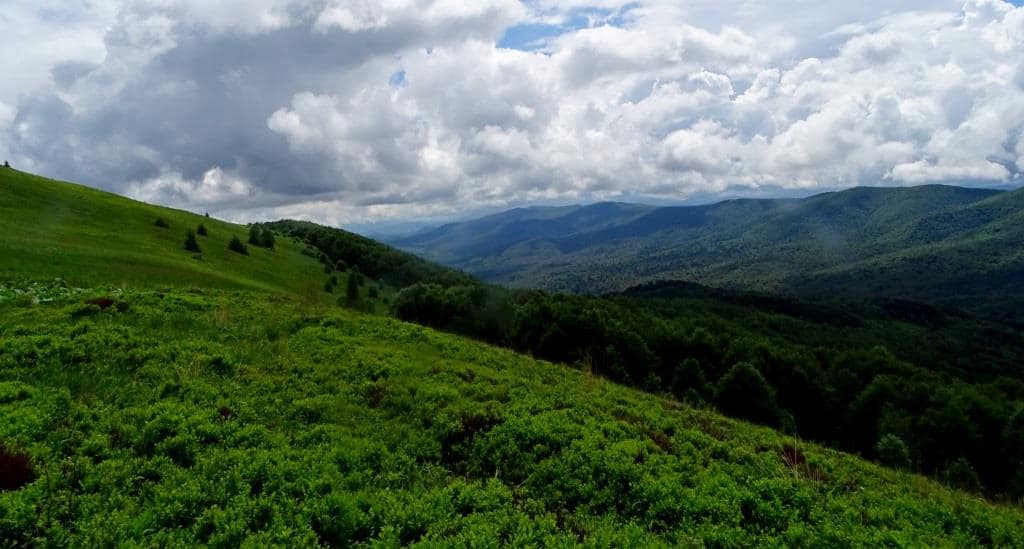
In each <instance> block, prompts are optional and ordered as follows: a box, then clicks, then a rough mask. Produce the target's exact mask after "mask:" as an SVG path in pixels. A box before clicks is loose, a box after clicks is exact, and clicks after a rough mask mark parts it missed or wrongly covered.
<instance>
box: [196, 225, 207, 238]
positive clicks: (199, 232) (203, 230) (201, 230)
mask: <svg viewBox="0 0 1024 549" xmlns="http://www.w3.org/2000/svg"><path fill="white" fill-rule="evenodd" d="M196 234H197V235H199V236H208V234H207V232H206V225H203V224H202V223H200V224H199V226H198V227H196Z"/></svg>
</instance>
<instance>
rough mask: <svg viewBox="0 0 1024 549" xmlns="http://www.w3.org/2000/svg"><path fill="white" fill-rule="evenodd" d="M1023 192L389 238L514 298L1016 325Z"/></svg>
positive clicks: (451, 228)
mask: <svg viewBox="0 0 1024 549" xmlns="http://www.w3.org/2000/svg"><path fill="white" fill-rule="evenodd" d="M1022 239H1024V190H1016V191H1011V192H1000V191H994V190H987V189H972V188H960V187H952V186H943V185H922V186H915V187H910V188H879V187H859V188H853V189H849V190H845V191H842V192H834V193H824V194H819V195H815V196H811V197H808V198H804V199H799V200H794V199H771V200H727V201H724V202H720V203H717V204H710V205H699V206H666V207H650V206H641V205H631V204H609V203H605V204H593V205H590V206H573V207H559V208H529V209H516V210H511V211H508V212H504V213H501V214H497V215H492V216H488V217H485V218H482V219H478V220H471V221H467V222H463V223H454V224H448V225H445V226H443V227H440V228H437V229H435V230H432V231H426V232H423V233H420V234H417V235H415V236H412V237H408V238H404V239H399V240H396V244H398V245H399V247H401V248H403V249H406V250H409V251H413V252H416V253H420V254H422V255H424V257H428V258H430V259H433V260H436V261H440V262H442V263H444V264H446V265H449V266H452V267H455V268H459V269H464V270H466V271H467V272H470V273H472V274H477V275H479V276H481V277H483V278H485V279H486V280H488V281H489V282H493V283H501V284H506V285H512V286H516V287H529V288H544V289H547V290H551V291H570V292H580V293H597V292H615V291H622V290H625V289H626V288H629V287H632V286H636V285H637V284H641V283H645V282H652V281H659V280H688V281H695V282H703V283H709V284H714V285H716V286H720V287H724V288H734V289H737V288H742V289H746V290H756V291H768V292H784V293H788V294H796V295H803V296H819V297H836V296H845V297H847V298H854V299H859V298H863V297H871V296H887V297H897V298H902V299H910V300H914V301H922V302H927V303H934V304H940V305H943V306H953V307H960V308H965V309H968V310H972V311H975V312H978V313H982V314H985V315H986V316H991V315H996V316H1001V317H1003V318H1007V319H1010V320H1014V321H1018V322H1019V321H1022V320H1024V285H1022V284H1020V280H1021V276H1022V273H1024V249H1022V248H1021V247H1020V246H1019V243H1020V242H1021V241H1022Z"/></svg>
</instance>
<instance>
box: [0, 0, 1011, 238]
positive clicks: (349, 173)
mask: <svg viewBox="0 0 1024 549" xmlns="http://www.w3.org/2000/svg"><path fill="white" fill-rule="evenodd" d="M67 6H68V5H64V4H53V5H45V6H44V7H43V8H41V9H37V10H32V9H29V8H24V7H21V8H17V9H14V10H12V11H11V12H9V13H8V14H6V15H2V16H0V17H5V18H7V19H8V20H10V21H13V22H16V23H17V24H18V25H20V26H19V27H17V28H19V29H22V30H20V31H19V33H20V34H18V38H19V39H20V40H22V44H24V45H33V46H34V47H32V48H29V47H26V46H24V45H19V46H13V45H12V44H13V42H12V43H10V44H8V42H6V41H7V40H9V39H7V38H0V43H3V44H5V45H7V46H8V47H16V48H18V49H19V50H21V51H25V52H26V53H27V52H28V50H30V49H31V50H32V52H33V53H32V54H31V56H30V57H31V58H32V59H33V64H32V65H31V66H29V65H27V64H25V63H24V62H22V61H20V60H19V58H18V56H11V57H12V59H5V60H2V61H0V64H2V65H0V69H2V70H3V72H4V74H5V75H7V74H13V77H12V78H11V79H7V80H4V81H3V83H0V153H3V154H4V155H10V156H11V159H12V161H13V162H15V164H16V165H18V166H21V167H25V168H27V169H35V170H38V171H41V172H43V173H46V174H47V175H51V176H56V177H63V178H67V179H72V180H77V181H82V182H86V183H89V184H93V185H96V186H100V187H103V188H106V189H109V190H113V191H117V192H122V193H128V194H130V195H131V196H134V197H137V198H142V199H145V200H152V201H156V202H160V203H165V204H173V205H180V206H184V207H189V208H192V209H204V210H205V209H209V210H210V211H211V212H214V213H220V214H223V215H230V216H232V217H233V218H237V219H248V218H266V217H272V216H281V215H290V216H299V217H303V218H309V219H318V220H322V221H328V222H332V223H334V222H364V221H373V220H379V219H383V218H386V217H389V216H391V217H398V218H414V217H418V216H437V215H445V214H454V213H459V212H466V211H471V210H473V209H477V208H490V207H501V206H505V205H514V204H521V203H527V202H531V201H537V200H560V201H576V200H580V201H582V200H593V199H603V198H614V197H619V196H626V197H629V196H636V195H647V196H659V197H666V198H684V197H686V196H689V195H692V194H701V195H706V194H708V193H715V192H721V191H723V190H725V189H730V190H735V189H737V188H744V187H745V188H749V189H752V190H754V189H758V188H779V189H794V188H799V189H815V188H836V187H844V186H852V185H858V184H889V185H910V184H921V183H927V182H936V181H946V182H955V181H960V182H969V183H976V184H983V183H993V182H1005V181H1008V180H1020V178H1021V173H1022V171H1024V144H1022V142H1024V140H1022V139H1021V135H1022V131H1024V8H1015V7H1013V6H1012V5H1011V4H1009V3H1007V2H1003V1H1001V0H971V1H968V2H967V3H966V4H961V3H959V2H946V1H938V2H936V1H929V2H924V1H917V0H897V1H890V2H885V3H882V2H859V3H842V4H839V5H835V4H828V5H826V4H821V5H819V4H808V3H806V2H803V1H800V0H774V1H772V2H768V1H766V0H734V1H724V2H722V1H718V2H710V1H708V2H704V1H700V2H687V3H679V2H670V1H667V0H666V1H662V0H646V1H640V2H628V3H627V2H619V1H603V0H602V1H600V2H548V1H547V0H539V1H534V2H528V3H520V2H517V1H513V0H486V1H481V2H471V3H466V2H458V1H454V0H384V1H379V2H368V1H367V2H364V1H361V0H356V1H344V2H342V1H332V0H258V1H245V2H240V1H239V2H234V1H232V2H215V3H211V2H199V1H197V0H133V1H128V2H123V3H103V2H88V3H86V2H83V3H81V4H80V5H79V4H70V6H71V7H67ZM54 13H58V14H60V16H59V17H57V16H55V15H53V14H54ZM530 24H543V25H550V26H552V28H557V29H558V31H557V33H555V34H553V35H550V36H545V37H544V38H543V39H542V41H541V42H542V43H541V45H540V47H532V48H530V51H520V50H516V49H509V48H504V47H499V46H498V44H499V43H501V40H502V37H503V36H504V35H505V31H506V30H507V29H509V28H512V27H515V26H517V25H530ZM58 27H66V28H68V29H72V30H73V33H74V34H73V35H74V36H75V37H76V39H77V40H79V42H80V43H81V44H82V47H81V48H80V49H78V50H76V49H75V48H73V47H71V46H70V44H69V43H68V42H67V41H62V40H60V39H57V38H52V36H53V35H54V34H59V33H53V32H52V31H53V29H55V28H58ZM42 31H50V32H49V34H47V32H42ZM36 36H39V38H36ZM11 51H13V50H11Z"/></svg>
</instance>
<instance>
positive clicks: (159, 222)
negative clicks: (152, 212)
mask: <svg viewBox="0 0 1024 549" xmlns="http://www.w3.org/2000/svg"><path fill="white" fill-rule="evenodd" d="M153 225H156V226H157V227H160V228H161V229H166V228H168V227H170V226H171V224H170V223H169V222H168V221H167V220H166V219H164V218H162V217H158V218H156V221H154V222H153Z"/></svg>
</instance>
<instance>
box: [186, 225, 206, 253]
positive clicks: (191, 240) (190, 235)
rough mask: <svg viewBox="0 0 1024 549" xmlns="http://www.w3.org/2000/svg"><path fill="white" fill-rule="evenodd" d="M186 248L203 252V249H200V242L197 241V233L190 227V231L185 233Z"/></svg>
mask: <svg viewBox="0 0 1024 549" xmlns="http://www.w3.org/2000/svg"><path fill="white" fill-rule="evenodd" d="M185 249H186V250H188V251H190V252H196V253H200V252H202V250H200V249H199V242H198V241H196V233H195V231H193V230H192V229H189V230H188V232H187V233H185Z"/></svg>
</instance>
